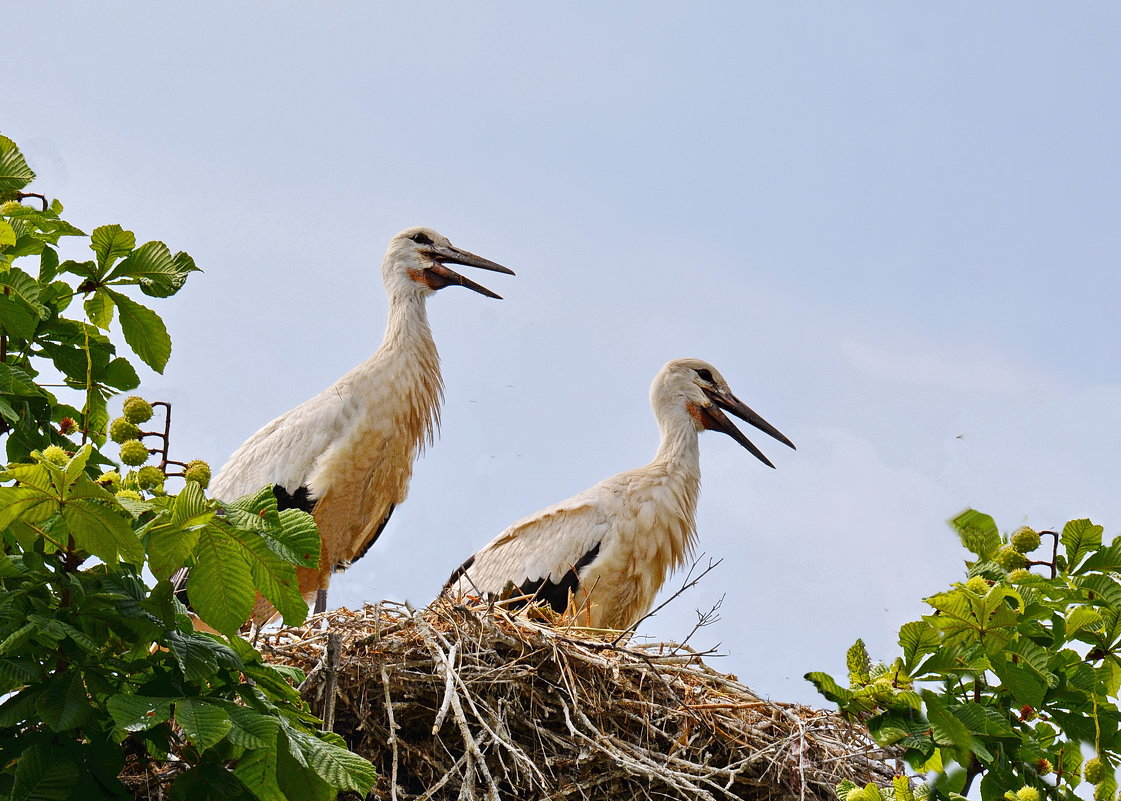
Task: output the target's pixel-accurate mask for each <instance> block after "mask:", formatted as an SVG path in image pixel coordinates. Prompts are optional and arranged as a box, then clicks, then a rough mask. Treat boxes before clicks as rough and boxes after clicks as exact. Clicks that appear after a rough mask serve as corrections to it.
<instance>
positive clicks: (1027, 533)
mask: <svg viewBox="0 0 1121 801" xmlns="http://www.w3.org/2000/svg"><path fill="white" fill-rule="evenodd" d="M1011 542H1012V547H1013V548H1015V549H1016V550H1017V551H1019V552H1020V553H1031V552H1032V551H1034V550H1035V549H1036V548H1038V547H1039V534H1038V532H1036V531H1035V530H1034V529H1030V528H1028V527H1027V526H1024V527H1023V528H1021V529H1018V530H1017V531H1016V533H1015V534H1013V535H1012V540H1011Z"/></svg>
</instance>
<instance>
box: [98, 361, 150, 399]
mask: <svg viewBox="0 0 1121 801" xmlns="http://www.w3.org/2000/svg"><path fill="white" fill-rule="evenodd" d="M99 378H100V379H101V381H102V383H104V384H107V385H108V386H111V387H112V388H113V389H119V390H121V391H123V392H127V391H128V390H130V389H136V388H137V387H138V386H140V377H139V376H138V375H137V374H136V369H135V368H134V367H133V366H132V364H131V363H130V362H129V361H128V360H127V359H123V358H121V357H120V356H118V357H117V358H115V359H113V360H112V361H111V362H109V364H108V365H106V367H105V370H103V371H102V373H101V375H100V376H99Z"/></svg>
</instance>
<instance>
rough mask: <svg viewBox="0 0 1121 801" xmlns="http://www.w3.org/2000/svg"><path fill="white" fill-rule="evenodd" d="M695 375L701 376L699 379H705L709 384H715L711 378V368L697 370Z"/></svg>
mask: <svg viewBox="0 0 1121 801" xmlns="http://www.w3.org/2000/svg"><path fill="white" fill-rule="evenodd" d="M697 375H699V376H700V377H701V380H703V381H707V382H708V383H710V384H715V383H716V381H715V379H713V377H712V371H711V370H698V371H697Z"/></svg>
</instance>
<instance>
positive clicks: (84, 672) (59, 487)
mask: <svg viewBox="0 0 1121 801" xmlns="http://www.w3.org/2000/svg"><path fill="white" fill-rule="evenodd" d="M33 178H34V173H32V172H31V170H30V169H29V168H28V166H27V164H26V162H25V161H24V158H23V156H22V154H20V152H19V150H18V148H16V146H15V144H14V143H13V142H12V141H11V140H9V139H7V138H5V137H3V136H0V437H2V438H3V440H4V444H5V449H6V453H7V462H8V464H7V467H6V468H0V544H2V546H3V549H2V552H0V699H2V700H0V796H3V797H5V798H7V797H11V798H18V799H25V801H33V800H35V801H65V800H66V799H70V798H83V799H85V798H122V797H128V793H127V790H126V788H125V786H124V785H123V784H122V782H121V778H120V777H121V775H122V773H124V774H129V773H131V774H133V775H136V774H137V773H139V774H140V775H141V776H147V777H149V778H152V779H154V780H155V781H157V782H158V783H159V784H160V785H168V784H169V785H170V788H169V789H170V795H171V796H172V797H177V798H212V797H222V798H226V799H230V801H235V800H237V801H241V799H245V800H246V801H249V799H257V800H258V801H282V799H284V798H296V797H299V798H308V799H322V800H323V801H327V800H328V799H331V798H334V797H335V795H336V794H337V793H338V792H339V791H341V790H349V791H353V792H357V793H360V794H365V793H367V792H368V791H369V790H370V788H371V786H372V785H373V782H374V780H375V778H376V776H375V773H374V770H373V767H372V766H371V765H370V764H369V763H368V762H367V761H366V760H364V759H361V758H360V757H357V756H355V755H354V754H351V753H350V752H349V751H347V749H346V744H345V743H344V742H343V741H342V739H341V738H339V737H338V736H337V735H334V734H331V733H330V732H324V731H321V730H320V729H319V728H318V724H319V723H320V721H319V720H318V719H317V718H315V717H314V716H313V715H312V714H311V713H310V711H309V709H308V707H307V705H306V704H305V703H304V702H303V701H302V700H301V698H300V696H299V693H298V692H297V690H296V688H295V685H297V684H299V683H300V682H302V681H303V679H304V676H303V673H302V672H301V671H298V670H293V669H288V668H278V667H273V666H269V665H266V664H265V663H264V662H263V660H262V658H261V655H260V654H259V653H258V652H257V651H256V650H255V649H254V648H253V646H252V645H250V644H249V643H248V642H246V641H245V640H244V639H243V638H242V637H241V636H240V635H239V633H238V631H239V628H240V627H241V626H242V625H243V624H244V623H245V621H246V619H247V618H248V616H249V614H250V611H251V610H252V607H253V604H254V602H255V599H256V597H257V594H258V593H260V594H261V595H263V596H264V597H265V598H267V599H268V600H269V601H270V602H271V603H272V604H273V606H274V607H275V608H276V609H278V610H279V611H280V612H281V614H282V615H283V617H284V620H285V622H287V623H292V624H296V623H300V622H302V621H303V620H304V618H305V617H306V615H307V611H308V609H307V604H306V603H305V602H304V600H303V598H302V597H301V595H300V593H299V590H298V586H297V582H296V574H295V568H296V566H298V565H305V566H310V565H314V563H315V562H316V561H317V560H318V557H319V534H318V531H317V530H316V527H315V523H314V521H313V520H312V518H311V516H310V515H308V514H306V513H304V512H301V511H299V510H294V509H292V510H285V511H279V510H278V509H277V505H276V499H275V497H274V496H273V494H272V490H271V487H266V488H263V489H262V490H261V491H260V492H258V493H254V494H251V495H249V496H246V497H244V498H241V499H239V500H237V501H235V502H233V503H228V504H226V503H219V502H218V501H215V500H213V499H209V498H207V497H206V495H205V492H204V488H205V484H206V482H207V480H209V467H207V466H205V463H201V462H190V463H182V462H174V461H172V460H170V459H169V458H168V451H169V444H168V443H169V438H170V405H168V404H165V403H160V402H157V403H155V404H150V403H148V402H147V401H145V400H144V399H142V398H140V397H132V398H129V399H127V400H126V401H125V403H124V408H123V415H122V416H121V417H120V418H118V419H117V420H114V421H113V425H112V426H111V425H110V424H109V414H108V411H107V408H108V403H107V402H108V400H109V399H110V398H111V397H112V396H113V395H115V394H116V393H118V392H123V391H128V390H132V389H134V388H136V387H137V386H138V385H139V383H140V380H139V377H138V375H137V372H136V368H135V366H134V364H133V362H132V361H131V359H132V358H133V357H135V358H138V359H139V360H140V361H141V362H143V363H144V364H146V365H147V366H148V367H150V368H152V369H153V370H155V371H157V372H162V371H163V370H164V368H165V366H166V365H167V362H168V358H169V357H170V355H171V338H170V336H169V334H168V332H167V329H166V327H165V326H164V323H163V321H162V319H161V318H160V316H159V315H158V314H157V313H156V312H155V311H153V310H152V309H150V308H148V306H146V305H144V304H142V303H140V302H139V301H138V300H136V299H135V298H133V297H130V296H129V295H128V294H126V291H131V290H134V289H138V290H139V292H140V293H142V294H143V295H146V296H148V297H151V298H155V299H164V298H168V297H170V296H172V295H174V294H175V293H176V292H178V291H179V290H180V289H181V288H182V287H183V285H184V284H185V282H186V280H187V278H188V277H189V275H190V274H192V273H194V272H197V271H198V268H197V267H196V266H195V264H194V261H193V260H192V259H191V257H190V256H188V255H187V254H186V253H182V252H180V253H175V254H172V252H171V251H170V249H169V248H168V247H167V246H166V245H165V244H163V243H162V242H147V243H144V244H141V245H139V246H138V245H137V244H136V239H135V237H134V235H133V234H132V232H130V231H127V230H125V229H124V228H122V227H121V226H119V225H106V226H101V227H98V228H96V229H94V231H93V233H92V235H90V236H88V237H87V236H86V234H84V233H83V232H82V231H81V230H79V229H78V228H76V227H75V226H73V225H71V224H69V223H67V222H66V221H65V220H63V219H62V218H61V216H60V215H61V213H62V205H61V204H60V203H59V202H58V201H57V200H56V201H51V202H49V203H48V202H47V200H46V198H45V197H44V196H42V195H39V194H38V193H32V192H26V191H24V187H25V186H26V184H27V183H28V182H30V181H31V180H32V179H33ZM26 198H35V199H41V200H42V203H41V204H37V206H31V205H27V204H24V203H23V202H22V201H23V200H24V199H26ZM39 206H41V208H40V207H39ZM63 237H67V238H70V239H71V240H73V241H75V242H77V241H82V240H85V241H86V244H87V245H88V247H89V249H90V250H91V251H92V252H93V258H91V259H88V260H73V259H67V260H60V256H59V250H60V247H59V245H60V241H61V240H62V239H63ZM78 296H82V299H83V302H82V304H81V305H80V307H77V306H75V304H73V300H74V298H76V297H78ZM74 312H77V313H76V314H75V316H72V317H71V316H66V315H67V314H72V313H74ZM114 328H116V329H117V330H119V332H120V334H121V335H122V336H123V338H124V341H125V343H126V345H127V348H128V352H126V353H124V354H118V353H117V349H116V347H115V346H114V345H113V343H112V342H111V341H110V339H109V336H108V334H109V332H110V331H112V330H113V329H114ZM44 371H48V374H49V375H51V376H52V377H53V376H54V375H56V374H60V375H61V376H62V378H63V384H62V386H61V387H51V388H52V389H55V388H58V389H61V390H62V393H70V395H71V396H72V401H71V402H69V403H68V402H67V399H65V398H63V399H60V398H59V397H57V396H56V395H55V394H53V393H52V392H51V391H49V389H48V388H47V386H46V385H45V384H44V383H42V382H41V381H40V380H39V379H40V376H41V375H42V373H43V372H44ZM62 393H60V394H62ZM153 406H156V407H157V408H161V407H162V408H163V409H164V413H165V419H164V425H163V429H162V431H154V432H141V431H140V430H139V428H138V425H137V424H138V422H139V423H144V422H146V421H147V420H148V419H150V418H151V417H152V413H153V410H152V407H153ZM110 434H112V435H113V436H112V439H113V440H114V441H116V442H120V443H121V446H122V450H121V461H122V463H124V464H125V465H126V466H134V467H138V466H139V465H142V464H143V463H144V462H145V461H147V460H148V458H149V456H150V455H151V453H152V452H155V453H156V454H157V455H158V456H159V457H160V464H159V467H156V466H154V465H152V466H146V467H139V469H138V470H135V471H132V472H129V471H126V470H125V469H124V468H118V466H117V464H116V463H115V460H114V458H113V457H112V456H110V455H109V454H107V453H105V452H103V451H102V448H103V447H104V446H105V444H106V441H107V438H108V435H110ZM142 437H148V438H149V439H152V440H155V441H158V442H159V446H158V447H154V448H150V447H149V446H148V445H147V444H145V443H144V442H142V441H141V438H142ZM79 440H80V441H79ZM169 466H179V467H182V468H183V471H182V473H180V474H178V477H181V478H183V479H184V486H183V488H182V489H181V490H180V491H179V492H178V493H169V492H167V491H166V489H165V487H164V479H165V478H167V477H168V475H169V474H168V473H167V468H168V467H169ZM106 467H108V468H111V469H109V470H103V468H106ZM204 468H205V469H204ZM118 470H120V472H118ZM145 471H148V472H147V473H146V472H145ZM153 471H154V476H153ZM121 473H125V475H124V477H123V478H122V476H121ZM188 566H189V567H191V568H192V570H191V578H190V581H189V582H188V583H187V586H186V598H187V599H188V600H189V603H190V605H191V607H192V608H193V612H194V614H196V615H197V616H198V617H199V618H201V619H202V620H203V621H204V622H205V623H207V624H208V625H209V626H210V627H212V628H213V629H214V630H215V631H218V632H221V633H220V634H209V633H203V632H201V631H196V630H195V628H194V625H193V618H192V616H191V615H190V614H188V610H187V608H186V607H184V605H183V603H181V601H180V599H179V598H178V597H177V596H176V592H175V589H174V587H173V586H172V583H171V576H172V574H174V573H176V572H177V571H179V570H180V569H181V568H184V567H188ZM149 575H150V576H151V577H154V579H155V583H154V584H152V585H149V583H148V581H146V576H149Z"/></svg>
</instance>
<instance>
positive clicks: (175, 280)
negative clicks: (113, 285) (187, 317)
mask: <svg viewBox="0 0 1121 801" xmlns="http://www.w3.org/2000/svg"><path fill="white" fill-rule="evenodd" d="M122 278H125V279H134V280H135V282H136V283H138V284H140V286H141V287H147V288H149V289H151V290H152V291H153V292H152V294H154V296H155V297H167V296H168V295H173V294H175V292H176V291H178V290H179V289H180V288H181V287H182V286H183V284H184V282H185V281H186V280H187V276H186V273H184V272H181V270H180V265H179V264H178V263H177V262H176V260H175V259H174V258H173V257H172V255H171V251H169V250H168V249H167V245H165V244H164V243H163V242H145V243H144V244H143V245H141V246H140V247H138V248H137V249H136V250H134V251H133V252H132V253H131V254H129V257H128V258H127V259H125V260H124V261H122V262H121V263H120V264H119V265H118V266H117V269H115V270H114V271H113V273H112V275H110V276H109V278H108V280H111V281H112V280H117V279H122Z"/></svg>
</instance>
